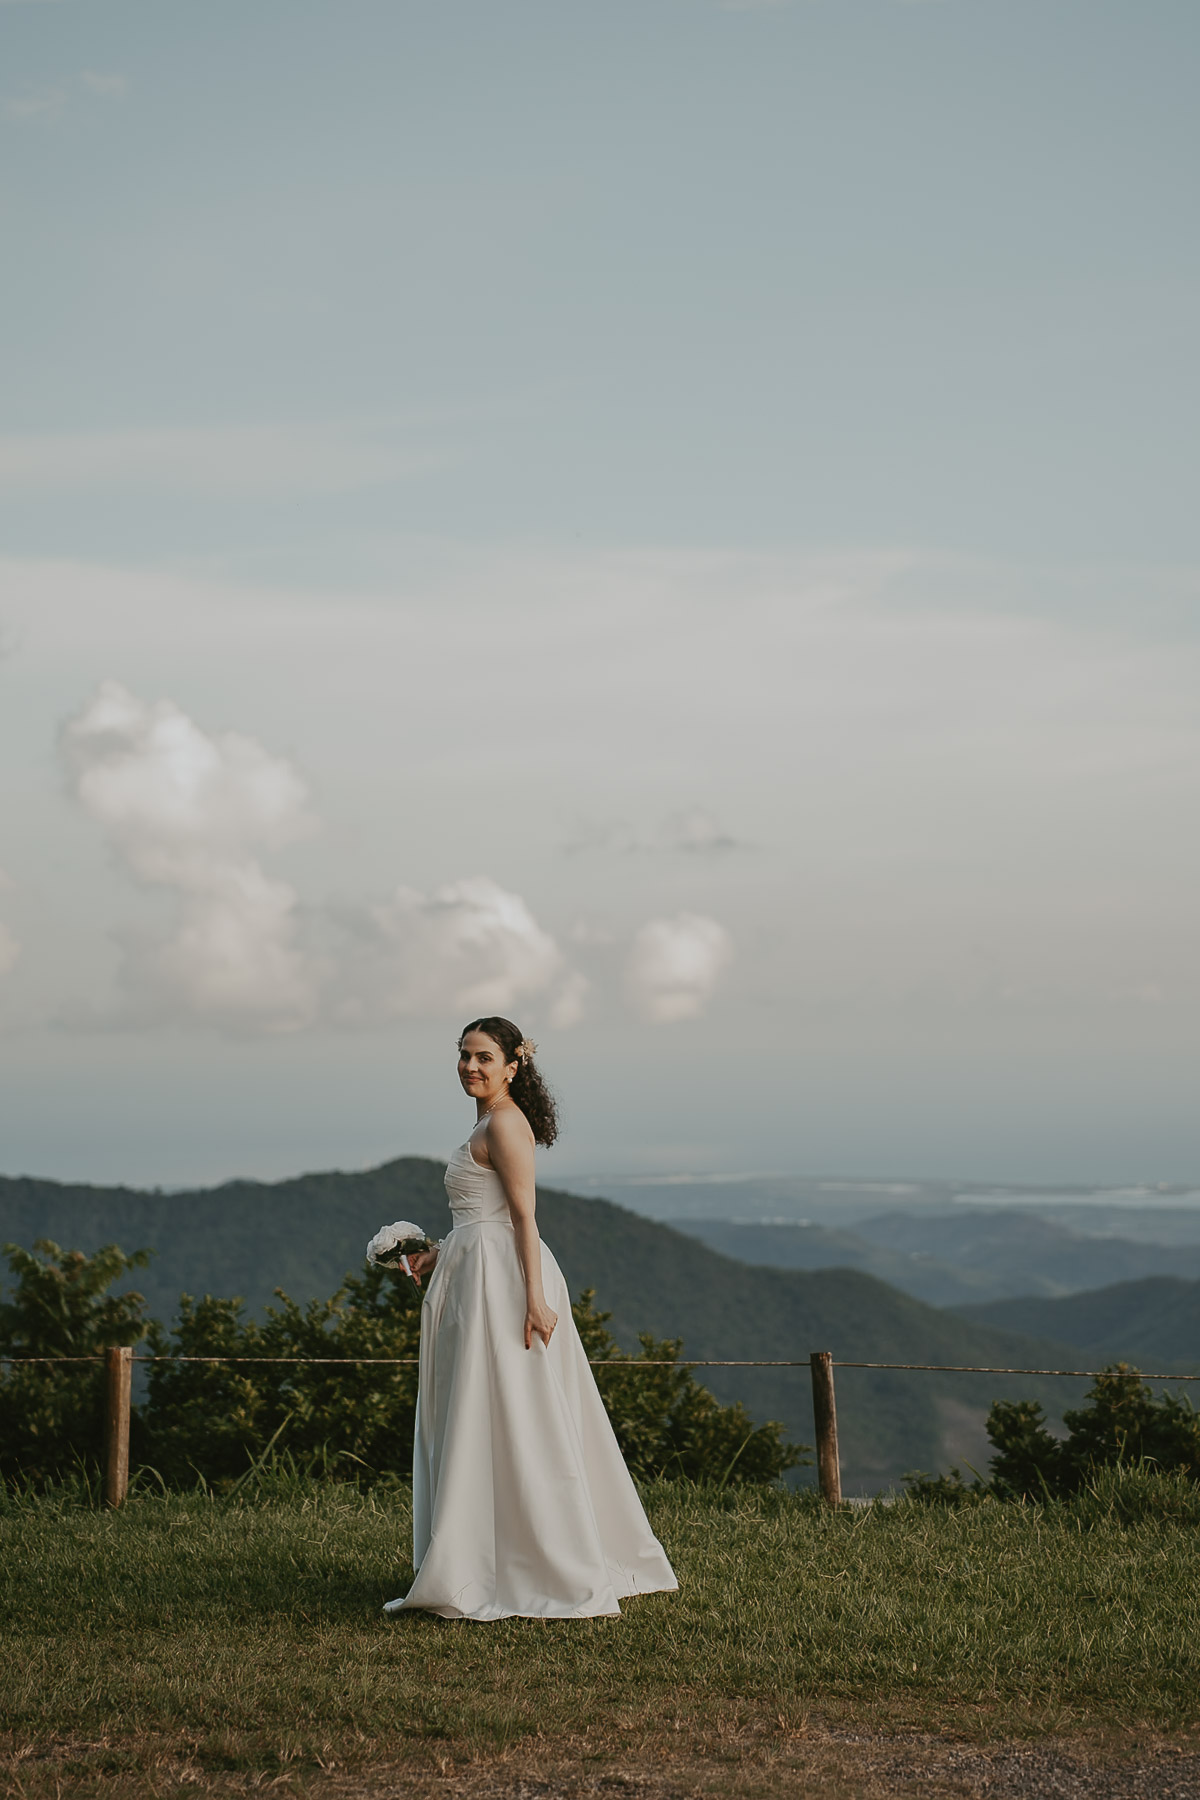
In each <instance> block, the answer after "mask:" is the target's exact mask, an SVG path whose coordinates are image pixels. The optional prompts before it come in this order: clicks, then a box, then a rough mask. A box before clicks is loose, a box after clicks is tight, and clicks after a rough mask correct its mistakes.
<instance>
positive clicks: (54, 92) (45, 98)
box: [0, 87, 67, 125]
mask: <svg viewBox="0 0 1200 1800" xmlns="http://www.w3.org/2000/svg"><path fill="white" fill-rule="evenodd" d="M66 104H67V90H66V88H63V87H36V88H25V89H24V91H23V92H21V93H19V94H7V95H6V96H5V98H4V100H3V102H0V105H2V106H3V111H4V117H5V118H6V119H11V120H12V121H13V123H14V124H17V125H29V124H34V123H36V122H37V121H39V120H43V121H48V120H50V119H57V118H58V116H59V114H60V113H61V112H62V110H63V108H64V107H65V106H66Z"/></svg>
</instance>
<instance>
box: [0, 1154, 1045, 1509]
mask: <svg viewBox="0 0 1200 1800" xmlns="http://www.w3.org/2000/svg"><path fill="white" fill-rule="evenodd" d="M442 1173H443V1171H442V1167H441V1165H440V1164H438V1163H435V1162H432V1161H430V1160H428V1159H426V1158H421V1157H404V1158H400V1159H398V1160H396V1161H394V1162H390V1163H386V1164H384V1165H383V1166H381V1167H379V1168H375V1169H369V1170H365V1171H360V1172H356V1173H346V1172H340V1171H333V1172H327V1173H323V1174H312V1175H303V1176H298V1177H296V1178H294V1179H292V1180H288V1181H280V1182H274V1183H264V1182H253V1181H232V1182H228V1183H226V1184H224V1185H223V1186H221V1187H217V1188H211V1189H198V1190H195V1191H191V1192H177V1193H170V1194H163V1193H155V1192H144V1191H140V1190H135V1189H129V1188H96V1187H88V1186H84V1185H79V1184H63V1183H57V1182H51V1181H44V1180H35V1179H32V1178H16V1179H0V1239H3V1240H8V1241H14V1242H17V1243H21V1244H23V1245H26V1246H28V1245H30V1244H31V1243H32V1242H33V1240H34V1239H35V1238H38V1237H51V1238H53V1239H54V1240H55V1241H56V1242H58V1243H59V1244H60V1245H62V1246H64V1247H71V1248H78V1249H82V1250H86V1251H89V1252H90V1251H92V1250H95V1249H96V1248H98V1246H99V1245H100V1244H102V1243H110V1242H116V1243H119V1244H120V1245H121V1246H122V1248H123V1249H126V1250H132V1249H137V1248H142V1247H146V1248H150V1249H153V1250H154V1252H155V1257H154V1261H153V1263H152V1265H151V1267H150V1269H149V1270H147V1271H145V1272H144V1273H143V1274H141V1275H140V1276H139V1279H138V1282H137V1285H138V1286H139V1287H140V1289H141V1291H142V1292H144V1293H145V1295H146V1297H147V1300H148V1302H149V1304H150V1310H151V1311H152V1313H154V1314H155V1315H157V1316H159V1317H161V1318H164V1319H166V1320H168V1321H169V1320H170V1319H171V1318H172V1317H173V1316H174V1312H175V1308H176V1304H177V1299H178V1295H179V1293H180V1291H181V1290H185V1291H187V1292H189V1293H192V1294H203V1293H206V1292H207V1293H213V1294H221V1295H225V1296H229V1295H232V1294H239V1295H241V1296H243V1297H244V1299H245V1301H246V1303H247V1306H248V1307H249V1308H251V1309H252V1310H257V1309H259V1308H261V1307H262V1306H263V1305H264V1304H265V1303H267V1302H269V1300H270V1298H271V1295H272V1292H273V1290H274V1289H275V1288H276V1287H277V1286H280V1287H283V1288H285V1289H286V1290H287V1291H288V1292H289V1293H290V1294H291V1295H292V1296H293V1297H294V1298H296V1299H298V1300H305V1299H308V1298H311V1297H313V1296H318V1295H320V1296H323V1295H326V1294H329V1293H331V1292H332V1291H333V1289H334V1288H335V1287H336V1286H337V1285H338V1283H339V1281H340V1279H341V1277H342V1274H343V1272H344V1271H345V1270H347V1269H354V1268H358V1267H361V1265H362V1261H363V1253H364V1247H365V1245H366V1242H367V1239H368V1238H369V1237H370V1235H371V1234H372V1233H373V1232H374V1231H375V1229H376V1228H377V1227H378V1226H379V1225H381V1224H384V1223H387V1222H388V1221H390V1220H391V1219H394V1218H410V1219H415V1220H417V1221H418V1222H419V1223H420V1224H422V1225H423V1226H425V1227H426V1229H428V1230H429V1231H431V1232H432V1233H433V1234H434V1235H435V1236H440V1235H442V1234H443V1233H444V1232H445V1231H447V1230H448V1229H449V1225H450V1220H449V1214H448V1209H447V1206H446V1200H445V1192H444V1188H443V1185H442ZM538 1216H539V1224H540V1227H541V1230H542V1234H543V1236H544V1237H545V1239H546V1241H547V1242H548V1243H549V1244H550V1245H551V1247H552V1248H553V1250H554V1251H555V1254H556V1255H557V1257H558V1259H559V1262H560V1263H561V1265H562V1267H563V1271H564V1273H565V1275H566V1277H567V1280H568V1283H569V1285H570V1287H571V1290H572V1292H573V1293H578V1292H579V1291H580V1290H581V1289H583V1288H585V1287H592V1288H594V1289H595V1290H596V1295H597V1302H598V1304H600V1305H601V1306H603V1307H604V1308H606V1309H608V1310H610V1311H611V1312H612V1315H613V1318H612V1328H613V1330H614V1331H615V1333H616V1335H617V1337H618V1339H619V1341H620V1342H621V1343H622V1344H624V1345H625V1346H627V1347H628V1348H630V1349H636V1348H637V1338H638V1334H639V1332H643V1331H649V1332H652V1333H654V1334H655V1335H656V1336H658V1337H680V1338H682V1339H683V1341H684V1349H685V1354H688V1355H691V1356H693V1357H695V1358H697V1359H704V1358H723V1359H756V1358H757V1359H765V1360H778V1361H792V1360H795V1361H800V1360H802V1359H804V1358H806V1357H807V1356H808V1354H809V1352H810V1351H812V1350H831V1351H832V1352H833V1354H834V1357H835V1359H836V1360H837V1361H838V1363H839V1364H841V1365H842V1366H841V1367H839V1369H838V1373H837V1382H838V1402H839V1427H840V1437H841V1446H842V1455H843V1478H844V1482H845V1485H846V1489H847V1491H848V1492H850V1493H853V1492H873V1491H875V1490H876V1489H878V1488H880V1487H883V1486H886V1485H888V1484H892V1483H895V1482H896V1481H898V1479H899V1477H900V1476H901V1475H902V1474H903V1473H904V1472H905V1471H907V1470H909V1469H913V1468H924V1469H935V1468H940V1467H944V1466H945V1465H946V1464H947V1463H949V1462H961V1461H963V1460H964V1459H965V1460H967V1461H968V1462H970V1463H971V1464H973V1465H974V1466H976V1467H978V1466H982V1462H983V1460H984V1459H986V1456H987V1443H986V1439H985V1437H984V1434H983V1419H984V1417H985V1414H986V1410H987V1407H988V1405H989V1404H990V1402H991V1401H992V1400H993V1399H995V1398H998V1397H1001V1396H1003V1397H1019V1396H1024V1395H1029V1396H1031V1397H1037V1398H1040V1399H1042V1400H1043V1401H1044V1403H1045V1404H1046V1406H1047V1408H1048V1410H1049V1411H1050V1412H1051V1413H1057V1412H1059V1411H1060V1410H1061V1408H1062V1407H1063V1406H1064V1405H1069V1404H1071V1401H1072V1399H1076V1398H1078V1393H1079V1384H1078V1383H1067V1382H1064V1381H1055V1380H1049V1379H1045V1378H1037V1377H996V1376H990V1375H960V1374H947V1373H931V1374H925V1373H917V1372H907V1371H897V1370H880V1369H856V1368H852V1367H848V1366H846V1364H848V1363H851V1362H860V1363H877V1362H888V1363H893V1362H902V1363H939V1364H968V1365H975V1366H978V1365H983V1366H985V1367H997V1366H999V1367H1004V1368H1011V1367H1014V1366H1015V1367H1042V1368H1045V1367H1049V1368H1054V1367H1063V1366H1068V1367H1069V1366H1072V1365H1071V1363H1070V1361H1069V1357H1070V1355H1071V1354H1072V1353H1070V1352H1067V1351H1064V1349H1063V1347H1062V1346H1059V1345H1055V1344H1053V1343H1050V1342H1039V1341H1037V1340H1035V1339H1032V1338H1030V1337H1028V1336H1025V1335H1021V1334H1018V1333H1016V1332H1013V1331H1011V1330H1008V1329H1006V1328H1003V1327H997V1326H995V1325H993V1324H990V1323H984V1322H977V1321H974V1320H971V1319H967V1318H963V1317H960V1316H959V1315H958V1314H956V1313H953V1312H948V1311H943V1310H939V1309H937V1308H934V1307H931V1306H928V1305H926V1304H923V1303H922V1302H920V1301H918V1300H916V1299H914V1298H912V1297H911V1296H909V1295H906V1294H903V1293H901V1292H899V1291H898V1290H897V1289H895V1288H894V1287H890V1286H888V1285H886V1284H885V1283H884V1282H882V1281H880V1280H878V1279H877V1278H876V1277H874V1276H873V1275H870V1274H867V1273H863V1272H862V1271H859V1270H855V1269H849V1268H840V1269H830V1270H824V1271H817V1272H810V1271H805V1270H790V1269H781V1268H755V1267H751V1266H750V1265H748V1264H746V1263H744V1262H739V1261H733V1260H731V1259H729V1258H727V1257H724V1256H721V1255H720V1254H718V1253H717V1252H716V1251H715V1250H712V1249H710V1248H709V1247H708V1246H707V1245H705V1244H702V1243H700V1242H698V1241H697V1240H696V1239H695V1238H694V1237H689V1236H687V1235H685V1234H684V1233H682V1232H679V1231H675V1230H673V1229H671V1228H670V1227H669V1226H666V1225H663V1224H660V1223H657V1222H655V1221H653V1220H651V1219H647V1218H644V1217H641V1216H639V1215H638V1214H635V1213H631V1212H629V1211H626V1210H625V1209H624V1208H622V1207H619V1206H616V1205H614V1204H613V1203H612V1202H610V1201H606V1200H603V1199H599V1198H590V1199H585V1198H582V1197H580V1196H579V1195H575V1194H569V1193H565V1192H562V1191H559V1190H555V1189H549V1188H547V1189H541V1190H539V1195H538ZM131 1285H133V1284H131ZM1064 1358H1066V1359H1067V1360H1065V1361H1064ZM702 1378H703V1379H704V1380H705V1381H707V1382H708V1384H709V1385H710V1386H711V1388H712V1389H713V1391H714V1392H715V1393H716V1394H717V1395H718V1396H719V1397H720V1398H722V1399H724V1400H731V1399H735V1398H736V1399H742V1400H744V1401H745V1402H746V1404H747V1405H748V1406H749V1407H750V1409H751V1411H752V1413H753V1414H754V1416H755V1417H756V1418H757V1419H764V1418H775V1419H779V1420H781V1421H782V1422H783V1423H784V1424H785V1425H786V1427H787V1429H788V1432H789V1434H790V1435H791V1436H792V1437H793V1438H794V1439H796V1440H798V1441H802V1442H811V1439H812V1411H811V1390H810V1385H809V1376H808V1371H807V1369H806V1368H799V1369H783V1368H759V1369H744V1368H742V1369H716V1368H714V1369H708V1370H705V1371H703V1372H702Z"/></svg>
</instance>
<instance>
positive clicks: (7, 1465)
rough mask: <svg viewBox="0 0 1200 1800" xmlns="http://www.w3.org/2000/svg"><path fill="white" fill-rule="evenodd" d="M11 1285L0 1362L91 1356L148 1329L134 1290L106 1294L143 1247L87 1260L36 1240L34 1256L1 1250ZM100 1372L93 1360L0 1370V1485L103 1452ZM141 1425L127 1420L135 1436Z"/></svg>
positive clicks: (1, 1313)
mask: <svg viewBox="0 0 1200 1800" xmlns="http://www.w3.org/2000/svg"><path fill="white" fill-rule="evenodd" d="M4 1257H5V1261H6V1262H7V1263H8V1267H9V1271H10V1273H11V1274H12V1275H13V1276H14V1277H15V1278H16V1285H15V1288H14V1290H13V1293H12V1296H11V1298H10V1299H8V1300H7V1301H5V1302H4V1303H3V1304H0V1356H4V1357H58V1356H63V1357H89V1358H90V1357H95V1358H97V1359H99V1357H100V1355H101V1354H102V1352H103V1351H104V1349H105V1348H106V1346H107V1345H109V1344H137V1343H138V1342H140V1340H141V1339H142V1337H144V1335H145V1333H146V1330H147V1320H146V1318H145V1301H144V1300H143V1298H142V1296H141V1294H136V1293H126V1294H110V1293H109V1292H108V1290H109V1288H110V1287H111V1286H112V1284H113V1282H114V1281H119V1280H121V1278H122V1277H123V1276H125V1275H128V1274H129V1272H130V1271H131V1270H132V1269H142V1268H145V1266H146V1264H147V1263H148V1262H149V1260H150V1252H149V1251H148V1250H135V1251H134V1252H133V1253H132V1255H128V1256H127V1255H126V1254H125V1252H124V1251H122V1250H119V1249H118V1248H117V1246H116V1245H115V1244H106V1245H105V1246H104V1248H103V1249H102V1250H97V1252H96V1254H95V1255H94V1256H85V1255H84V1254H83V1252H82V1251H80V1250H60V1249H59V1247H58V1245H57V1244H55V1243H53V1242H52V1241H51V1240H50V1239H49V1238H39V1239H38V1240H37V1242H36V1243H35V1244H34V1246H33V1251H32V1252H31V1251H29V1250H22V1249H21V1248H20V1247H19V1246H18V1245H16V1244H5V1246H4ZM103 1394H104V1372H103V1367H102V1364H101V1363H100V1362H99V1360H97V1361H95V1362H66V1363H39V1362H29V1363H16V1364H14V1363H8V1364H0V1479H4V1480H6V1481H13V1480H17V1481H28V1482H31V1483H33V1484H35V1485H37V1486H41V1485H43V1484H44V1483H46V1482H47V1481H53V1480H57V1479H60V1478H61V1477H62V1476H64V1475H66V1474H68V1473H69V1472H70V1471H72V1470H74V1469H77V1468H79V1467H80V1466H83V1467H84V1468H87V1469H89V1470H90V1469H94V1468H97V1467H98V1466H99V1463H100V1459H101V1455H102V1453H103V1432H104V1401H103ZM140 1425H141V1420H140V1418H137V1417H136V1416H135V1430H137V1429H139V1428H140Z"/></svg>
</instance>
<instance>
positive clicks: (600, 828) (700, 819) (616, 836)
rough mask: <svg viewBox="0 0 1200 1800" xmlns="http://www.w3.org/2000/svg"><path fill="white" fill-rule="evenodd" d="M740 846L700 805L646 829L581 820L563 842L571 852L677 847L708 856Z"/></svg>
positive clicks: (630, 851) (621, 821)
mask: <svg viewBox="0 0 1200 1800" xmlns="http://www.w3.org/2000/svg"><path fill="white" fill-rule="evenodd" d="M740 848H742V846H741V845H740V844H739V841H738V839H737V838H735V837H732V836H731V835H730V834H729V832H727V831H725V830H723V829H722V827H721V826H720V825H719V824H718V823H717V821H716V820H715V819H714V818H713V816H712V814H711V813H707V812H704V811H703V810H702V809H701V808H699V807H693V808H691V809H690V810H689V811H686V812H679V813H671V814H670V815H669V816H668V817H667V818H665V819H662V820H660V821H659V823H658V824H657V825H653V826H650V827H649V828H646V827H641V826H636V825H631V824H630V823H629V821H628V820H626V819H613V820H608V821H603V820H583V821H581V822H580V823H579V824H578V825H577V826H576V827H575V831H574V834H573V836H572V837H571V838H570V839H569V840H568V842H567V843H565V844H564V845H563V849H564V850H566V851H567V852H568V853H569V854H571V855H577V854H578V853H579V852H580V851H584V850H599V851H606V852H609V853H611V854H615V855H619V856H630V855H635V854H637V853H639V852H643V851H649V852H656V851H657V852H663V851H668V852H669V851H678V850H683V851H687V852H689V853H691V854H693V855H708V854H711V853H712V852H713V851H722V850H737V849H740Z"/></svg>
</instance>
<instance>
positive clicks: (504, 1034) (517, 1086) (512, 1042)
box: [458, 1018, 558, 1148]
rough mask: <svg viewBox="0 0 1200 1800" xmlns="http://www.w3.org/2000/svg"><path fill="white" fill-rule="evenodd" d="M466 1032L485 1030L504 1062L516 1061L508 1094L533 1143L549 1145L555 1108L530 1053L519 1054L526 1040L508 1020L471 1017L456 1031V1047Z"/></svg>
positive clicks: (555, 1127)
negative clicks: (530, 1131)
mask: <svg viewBox="0 0 1200 1800" xmlns="http://www.w3.org/2000/svg"><path fill="white" fill-rule="evenodd" d="M468 1031H482V1032H485V1033H486V1034H487V1036H488V1037H490V1038H492V1039H493V1040H494V1041H495V1042H496V1043H497V1044H499V1046H500V1048H501V1050H502V1051H503V1052H504V1060H505V1062H515V1063H516V1065H517V1072H516V1074H515V1075H514V1076H513V1078H512V1081H511V1083H510V1084H509V1089H508V1091H509V1095H510V1096H511V1098H512V1099H513V1100H515V1101H516V1103H517V1105H518V1106H519V1107H520V1109H521V1111H522V1112H523V1113H524V1114H525V1117H526V1118H527V1119H528V1120H529V1123H530V1126H531V1127H532V1130H533V1141H534V1143H535V1144H544V1145H545V1146H546V1147H547V1148H549V1146H550V1145H551V1144H552V1143H553V1142H554V1140H555V1138H556V1137H557V1136H558V1107H557V1105H556V1104H555V1099H554V1095H553V1094H552V1093H551V1092H550V1089H549V1088H548V1087H547V1086H546V1084H545V1082H544V1081H543V1080H542V1077H541V1075H540V1074H539V1072H538V1070H537V1068H536V1067H535V1066H534V1061H533V1057H532V1055H531V1054H529V1053H528V1052H527V1053H526V1054H525V1055H524V1056H522V1055H521V1054H520V1050H521V1045H522V1044H523V1043H525V1042H526V1038H525V1033H524V1032H523V1031H521V1030H519V1029H518V1027H517V1026H516V1025H514V1024H513V1022H512V1020H511V1019H501V1018H487V1019H472V1020H471V1023H470V1024H469V1025H464V1026H463V1028H462V1030H461V1032H460V1033H459V1036H458V1047H459V1049H460V1050H461V1049H462V1041H463V1039H464V1038H465V1037H466V1035H467V1033H468Z"/></svg>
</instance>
